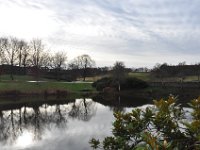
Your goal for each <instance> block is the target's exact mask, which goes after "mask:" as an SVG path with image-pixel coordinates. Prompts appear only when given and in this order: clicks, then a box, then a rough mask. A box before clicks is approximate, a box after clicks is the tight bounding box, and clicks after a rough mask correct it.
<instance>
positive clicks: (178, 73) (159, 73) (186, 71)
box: [152, 62, 200, 81]
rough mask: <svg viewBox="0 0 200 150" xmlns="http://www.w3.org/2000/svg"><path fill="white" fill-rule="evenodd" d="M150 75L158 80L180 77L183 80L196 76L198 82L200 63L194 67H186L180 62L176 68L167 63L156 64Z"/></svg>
mask: <svg viewBox="0 0 200 150" xmlns="http://www.w3.org/2000/svg"><path fill="white" fill-rule="evenodd" d="M152 75H154V76H156V77H158V78H165V77H180V78H181V79H182V80H184V78H185V76H190V75H193V76H198V81H199V80H200V63H197V64H194V65H186V63H185V62H181V63H179V64H178V65H176V66H171V65H168V64H167V63H163V64H156V65H155V67H154V68H153V70H152Z"/></svg>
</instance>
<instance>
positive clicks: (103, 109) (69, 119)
mask: <svg viewBox="0 0 200 150" xmlns="http://www.w3.org/2000/svg"><path fill="white" fill-rule="evenodd" d="M119 106H120V105H119ZM116 109H118V110H120V111H124V112H125V111H128V110H130V109H131V107H130V108H127V107H117V106H106V105H103V104H100V103H98V102H95V101H93V100H92V99H90V98H81V99H75V100H70V101H65V102H62V103H60V104H59V102H56V103H51V104H48V103H43V104H35V105H34V104H21V105H16V106H15V105H14V106H13V105H8V106H4V107H3V109H2V108H1V111H0V150H16V149H20V150H22V149H31V150H32V149H33V150H41V149H43V150H88V149H90V145H89V143H88V142H89V140H90V139H91V138H92V137H96V138H99V139H102V138H104V137H105V136H108V135H110V134H111V130H112V122H113V120H114V117H113V111H114V110H116Z"/></svg>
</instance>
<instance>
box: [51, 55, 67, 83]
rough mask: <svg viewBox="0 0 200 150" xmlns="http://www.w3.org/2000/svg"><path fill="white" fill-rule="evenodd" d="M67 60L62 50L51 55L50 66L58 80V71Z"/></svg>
mask: <svg viewBox="0 0 200 150" xmlns="http://www.w3.org/2000/svg"><path fill="white" fill-rule="evenodd" d="M66 61H67V54H66V53H65V52H64V51H60V52H56V53H55V54H54V55H53V56H52V67H53V68H54V69H55V71H56V78H57V80H59V76H60V71H61V69H62V68H63V67H65V65H66Z"/></svg>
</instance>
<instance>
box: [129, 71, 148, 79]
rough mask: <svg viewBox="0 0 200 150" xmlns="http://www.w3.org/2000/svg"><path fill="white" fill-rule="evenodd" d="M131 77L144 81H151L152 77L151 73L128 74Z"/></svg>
mask: <svg viewBox="0 0 200 150" xmlns="http://www.w3.org/2000/svg"><path fill="white" fill-rule="evenodd" d="M128 75H129V77H134V78H138V79H141V80H144V81H150V80H151V75H150V73H149V72H131V73H129V74H128Z"/></svg>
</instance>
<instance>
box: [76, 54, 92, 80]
mask: <svg viewBox="0 0 200 150" xmlns="http://www.w3.org/2000/svg"><path fill="white" fill-rule="evenodd" d="M72 64H74V65H73V66H74V67H77V68H78V69H81V70H82V71H83V72H82V77H83V81H85V78H86V76H87V69H88V68H91V67H94V66H95V61H94V60H92V59H91V57H90V56H89V55H87V54H84V55H81V56H78V57H77V58H75V59H74V61H73V62H72Z"/></svg>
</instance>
